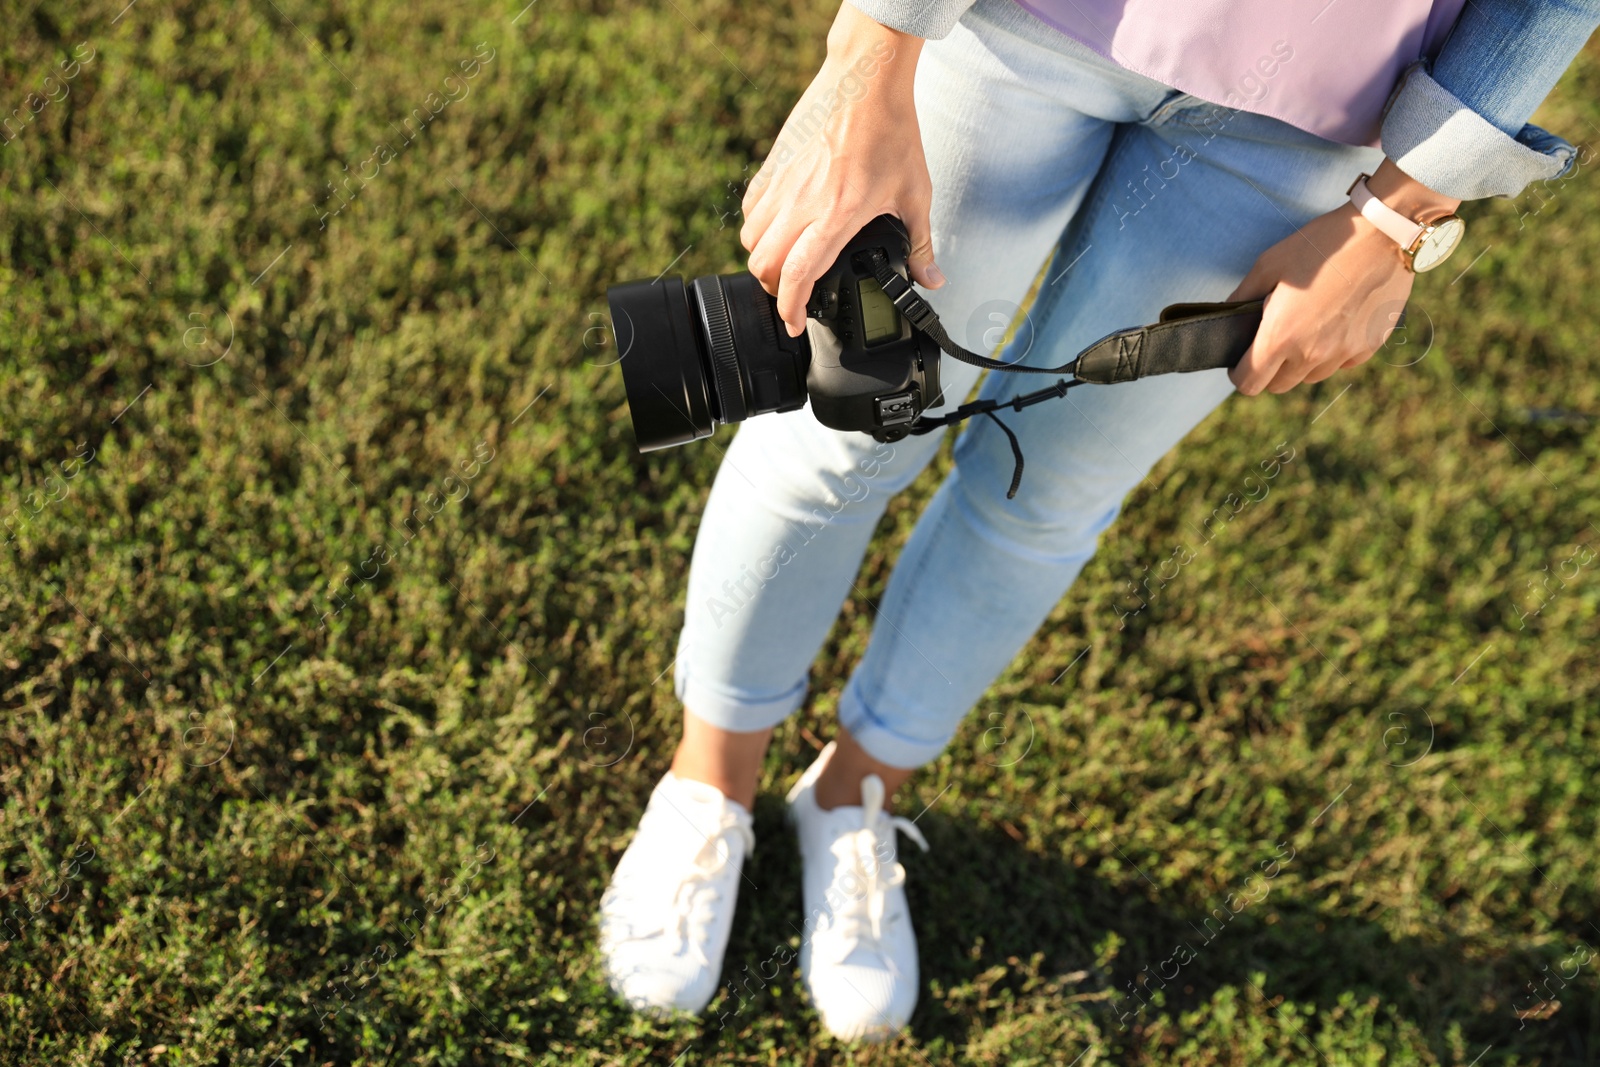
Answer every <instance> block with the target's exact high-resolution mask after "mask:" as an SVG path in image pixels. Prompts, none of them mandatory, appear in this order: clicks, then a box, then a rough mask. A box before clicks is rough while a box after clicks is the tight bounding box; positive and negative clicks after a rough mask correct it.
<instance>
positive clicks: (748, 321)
mask: <svg viewBox="0 0 1600 1067" xmlns="http://www.w3.org/2000/svg"><path fill="white" fill-rule="evenodd" d="M879 252H881V254H882V255H883V257H885V258H886V259H887V260H888V262H889V265H890V267H891V268H892V269H893V270H895V271H896V272H897V273H900V274H902V275H903V274H904V273H905V269H906V257H907V256H908V254H909V252H910V244H909V241H908V239H907V237H906V233H905V230H904V228H903V227H902V225H901V224H900V222H899V220H897V219H895V218H894V217H893V216H889V215H880V216H878V217H877V218H876V219H873V220H872V221H871V222H869V223H868V224H867V225H866V226H865V227H863V228H862V230H861V232H860V233H858V234H856V235H855V237H853V238H851V240H850V242H849V243H848V244H847V245H846V246H845V248H844V250H843V251H842V252H841V253H840V254H839V257H838V259H837V260H835V261H834V264H833V266H832V267H831V268H830V269H829V270H828V272H827V273H826V274H825V275H824V276H823V277H822V278H820V279H819V280H818V281H817V283H816V285H815V286H814V287H813V289H812V293H811V298H810V300H809V301H808V303H807V305H806V314H807V316H808V318H809V321H808V323H807V329H806V332H805V333H803V334H802V335H800V336H799V337H790V336H789V335H788V333H787V331H785V330H783V329H782V324H781V321H780V320H779V319H778V316H777V307H776V301H775V300H774V299H773V298H772V297H771V296H769V295H768V294H767V292H766V291H765V290H764V289H762V288H761V285H760V283H759V282H757V281H756V279H755V278H754V277H753V276H752V275H750V274H749V273H748V272H741V273H739V274H731V275H720V276H719V275H706V276H703V277H700V278H696V279H695V280H694V282H693V283H692V284H691V285H688V286H685V285H684V284H683V281H682V279H680V278H657V279H656V280H654V281H650V282H627V283H624V284H621V285H615V286H612V287H611V288H610V289H609V290H607V293H606V297H607V301H608V303H609V305H610V308H611V320H612V331H613V334H614V336H615V337H616V341H617V346H618V349H619V351H620V352H621V353H622V355H621V358H620V363H621V366H622V378H623V384H624V386H625V387H626V389H627V393H628V408H629V411H630V412H631V413H632V416H633V426H634V434H635V437H636V438H637V439H638V443H639V450H640V451H641V452H649V451H653V450H655V449H659V448H668V447H671V446H673V445H678V444H684V443H686V442H688V441H693V440H697V439H699V438H702V437H709V436H710V435H711V433H712V432H713V431H714V430H715V429H716V426H717V425H718V424H721V423H731V422H739V421H742V420H743V419H746V418H749V417H750V416H752V415H761V414H766V413H768V412H774V411H792V410H794V409H795V408H798V407H801V406H802V405H803V404H805V402H806V400H807V399H808V398H809V400H810V402H811V410H812V413H813V415H815V417H816V419H817V421H818V422H821V423H822V424H823V425H824V426H828V427H831V428H833V429H836V430H853V431H859V432H863V433H868V434H871V435H872V436H873V437H875V438H877V439H878V440H880V441H894V440H898V439H900V438H901V437H904V436H905V435H906V434H907V432H909V429H910V426H911V424H912V423H914V422H915V421H916V419H917V417H918V416H919V415H921V414H922V412H923V411H924V410H925V409H927V408H929V407H933V406H935V405H938V404H940V403H942V402H943V393H942V391H941V388H940V384H939V360H940V352H939V346H938V345H937V344H936V343H935V342H934V341H933V339H932V338H930V337H929V336H928V335H927V334H926V333H924V332H922V331H921V330H918V329H917V328H916V327H915V326H914V325H913V324H912V323H911V322H910V321H909V320H907V319H906V317H905V316H904V315H902V314H901V313H900V311H899V310H898V309H897V308H896V307H895V305H894V302H893V301H892V300H890V298H889V296H888V295H887V294H886V293H885V292H884V291H883V288H882V286H881V285H880V284H879V282H878V280H877V278H876V277H875V270H874V265H873V260H874V259H875V258H876V255H875V254H876V253H879Z"/></svg>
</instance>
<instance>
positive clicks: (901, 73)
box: [828, 2, 923, 82]
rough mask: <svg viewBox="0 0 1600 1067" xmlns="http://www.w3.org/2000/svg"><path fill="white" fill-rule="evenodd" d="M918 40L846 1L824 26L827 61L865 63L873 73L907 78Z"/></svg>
mask: <svg viewBox="0 0 1600 1067" xmlns="http://www.w3.org/2000/svg"><path fill="white" fill-rule="evenodd" d="M922 44H923V41H922V38H921V37H913V36H912V35H911V34H909V33H901V32H900V31H899V30H895V29H890V28H889V27H888V26H885V25H883V24H882V23H881V22H877V21H875V20H873V19H872V18H870V17H869V16H867V15H864V14H862V13H861V12H860V11H859V10H857V9H856V8H855V7H853V6H852V5H851V4H849V3H848V2H846V3H844V4H841V5H840V6H839V14H838V15H837V16H836V17H835V18H834V20H833V26H832V27H831V28H830V29H829V30H828V62H830V63H835V64H844V65H846V66H850V67H856V68H858V69H859V68H860V67H862V66H868V67H870V68H871V70H872V72H873V73H874V74H876V75H887V76H889V77H890V78H903V79H905V80H906V81H907V82H909V81H910V79H911V77H912V75H914V74H915V73H916V69H917V58H918V57H919V56H920V55H921V54H922Z"/></svg>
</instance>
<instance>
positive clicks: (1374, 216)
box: [1350, 174, 1428, 252]
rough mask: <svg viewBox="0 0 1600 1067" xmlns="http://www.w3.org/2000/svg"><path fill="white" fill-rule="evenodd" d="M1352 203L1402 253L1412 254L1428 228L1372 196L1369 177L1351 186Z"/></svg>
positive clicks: (1359, 179) (1363, 177) (1361, 178)
mask: <svg viewBox="0 0 1600 1067" xmlns="http://www.w3.org/2000/svg"><path fill="white" fill-rule="evenodd" d="M1350 203H1351V204H1353V205H1354V206H1355V209H1356V210H1357V211H1359V212H1361V217H1362V218H1364V219H1366V220H1367V221H1368V222H1370V223H1372V224H1373V225H1374V226H1376V227H1377V228H1378V229H1379V230H1382V231H1383V232H1384V233H1385V234H1387V235H1388V237H1389V239H1390V240H1392V241H1393V242H1394V243H1395V244H1397V245H1399V246H1400V249H1401V251H1403V252H1410V251H1411V250H1412V248H1413V247H1415V245H1416V243H1417V238H1419V237H1421V236H1422V234H1423V231H1425V230H1426V229H1427V228H1428V227H1427V226H1426V225H1424V224H1423V223H1420V222H1416V221H1415V220H1413V219H1408V218H1406V217H1405V216H1404V215H1402V214H1400V212H1398V211H1396V210H1395V209H1394V208H1392V207H1390V206H1389V205H1388V204H1385V203H1384V202H1383V201H1382V200H1379V199H1378V198H1377V197H1376V196H1374V195H1373V194H1372V190H1371V189H1368V188H1367V176H1366V175H1365V174H1363V175H1362V176H1361V177H1359V178H1357V179H1356V180H1355V184H1354V185H1352V186H1350Z"/></svg>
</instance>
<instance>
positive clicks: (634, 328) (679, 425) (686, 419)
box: [606, 278, 716, 452]
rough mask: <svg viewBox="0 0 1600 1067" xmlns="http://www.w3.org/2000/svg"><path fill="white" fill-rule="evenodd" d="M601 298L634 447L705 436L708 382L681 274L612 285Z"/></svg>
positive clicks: (710, 418) (710, 424) (710, 426)
mask: <svg viewBox="0 0 1600 1067" xmlns="http://www.w3.org/2000/svg"><path fill="white" fill-rule="evenodd" d="M606 301H607V303H609V304H610V305H611V332H612V335H613V336H614V337H615V338H616V342H617V351H618V353H620V356H619V361H620V363H621V365H622V384H623V387H624V388H625V389H626V390H627V392H628V410H629V412H631V413H632V415H633V433H634V436H635V437H636V438H638V441H639V451H641V452H652V451H654V450H656V449H658V448H670V447H672V446H673V445H681V444H686V443H688V442H689V441H695V440H699V439H700V438H702V437H710V436H711V431H712V430H714V429H715V428H716V416H715V414H714V412H713V408H712V397H711V383H710V381H709V380H708V379H707V377H706V360H705V358H704V356H703V354H702V351H701V350H702V348H703V346H704V343H703V342H702V341H701V339H700V337H699V333H700V329H699V324H698V323H696V322H695V315H694V313H693V312H692V311H691V309H690V307H689V296H688V293H687V292H685V291H684V287H683V279H682V278H661V279H658V280H657V281H654V282H625V283H624V284H622V285H613V286H612V287H611V288H610V289H608V290H607V291H606Z"/></svg>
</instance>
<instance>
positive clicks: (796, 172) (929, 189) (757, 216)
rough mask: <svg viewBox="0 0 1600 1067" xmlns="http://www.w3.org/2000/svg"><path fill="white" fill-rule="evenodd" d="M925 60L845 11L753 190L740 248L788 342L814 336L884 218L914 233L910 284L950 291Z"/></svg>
mask: <svg viewBox="0 0 1600 1067" xmlns="http://www.w3.org/2000/svg"><path fill="white" fill-rule="evenodd" d="M921 52H922V39H921V38H918V37H912V36H910V35H908V34H904V33H900V32H899V31H897V30H891V29H889V28H887V27H885V26H882V25H879V24H878V23H876V22H874V21H873V20H872V19H870V18H868V17H867V16H865V15H863V14H861V12H859V11H857V10H856V9H855V8H854V7H852V6H850V5H849V4H844V5H842V6H841V7H840V9H839V16H838V18H836V19H835V20H834V23H833V28H832V29H831V30H830V31H829V32H828V57H827V59H826V60H825V61H824V62H823V64H822V69H821V70H820V71H818V72H817V76H816V78H815V79H814V80H813V81H812V82H811V86H810V88H808V89H807V90H806V91H805V94H804V95H803V96H801V98H800V102H799V103H798V104H796V105H795V108H794V110H793V111H792V112H790V114H789V119H788V121H787V122H785V123H784V125H783V130H782V132H780V133H779V134H778V140H777V142H776V143H775V144H774V145H773V147H772V152H771V154H770V155H769V156H768V157H767V161H766V163H764V164H763V165H762V167H761V170H760V172H759V173H757V174H756V176H755V178H753V179H752V180H751V182H750V188H749V189H748V190H747V191H746V193H745V196H744V204H743V207H744V216H745V223H744V227H743V228H742V229H741V230H740V231H739V239H740V241H741V242H743V244H744V246H745V248H747V249H749V251H750V273H751V274H754V275H755V276H756V278H757V279H759V280H760V282H761V285H762V287H763V288H764V289H766V291H767V292H769V293H771V294H772V295H774V296H776V297H777V298H778V315H779V317H781V318H782V319H783V321H784V323H785V324H786V326H787V328H788V331H789V334H790V336H798V335H799V334H800V333H802V332H803V331H804V330H805V322H806V301H807V300H808V299H810V296H811V287H812V285H813V284H814V283H815V282H816V280H817V279H818V278H819V277H821V275H822V274H823V272H825V271H826V270H827V269H828V268H829V267H831V266H832V265H833V261H834V260H835V259H837V258H838V256H839V253H840V251H842V250H843V248H844V245H845V242H846V241H848V240H849V239H850V238H852V237H854V236H855V235H856V233H857V231H859V230H860V229H861V227H862V226H864V225H866V224H867V223H868V222H869V221H871V220H872V219H873V218H875V217H877V216H878V215H884V214H888V215H894V216H896V217H898V218H899V219H900V221H902V222H904V223H905V225H906V229H907V231H908V232H909V234H910V236H911V256H910V260H909V264H908V265H909V267H910V270H911V276H912V278H913V279H914V280H915V281H917V282H918V283H919V284H921V285H923V286H924V287H926V288H929V289H937V288H938V287H939V286H941V285H943V284H944V276H943V275H942V274H940V273H939V268H938V267H936V266H934V263H933V241H932V238H931V236H930V233H929V227H928V210H929V205H930V201H931V200H932V196H933V185H932V182H931V181H930V180H929V178H928V163H927V160H926V159H925V158H924V157H923V154H922V133H921V130H920V129H919V128H918V126H917V113H916V107H915V105H914V104H913V102H912V94H911V86H912V78H913V75H914V74H915V73H916V66H917V58H918V57H919V56H920V55H921Z"/></svg>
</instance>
